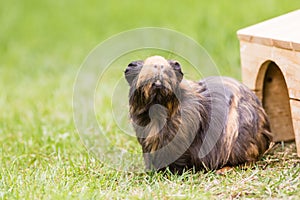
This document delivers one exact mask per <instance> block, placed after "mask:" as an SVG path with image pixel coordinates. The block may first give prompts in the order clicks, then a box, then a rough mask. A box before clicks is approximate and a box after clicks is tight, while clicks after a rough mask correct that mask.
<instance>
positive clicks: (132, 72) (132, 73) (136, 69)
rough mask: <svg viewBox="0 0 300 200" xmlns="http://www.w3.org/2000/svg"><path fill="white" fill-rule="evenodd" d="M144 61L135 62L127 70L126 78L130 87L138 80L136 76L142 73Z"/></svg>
mask: <svg viewBox="0 0 300 200" xmlns="http://www.w3.org/2000/svg"><path fill="white" fill-rule="evenodd" d="M143 64H144V61H142V60H137V61H133V62H131V63H129V64H128V66H127V67H126V69H125V72H124V73H125V78H126V80H127V82H128V83H129V85H131V84H132V82H133V80H134V79H135V78H136V76H137V75H138V74H139V73H140V71H141V69H142V67H143Z"/></svg>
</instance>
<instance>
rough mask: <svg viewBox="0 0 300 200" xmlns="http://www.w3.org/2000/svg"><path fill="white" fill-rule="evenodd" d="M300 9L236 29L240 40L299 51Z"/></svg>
mask: <svg viewBox="0 0 300 200" xmlns="http://www.w3.org/2000/svg"><path fill="white" fill-rule="evenodd" d="M299 22H300V10H296V11H294V12H290V13H287V14H285V15H282V16H279V17H276V18H273V19H270V20H267V21H264V22H261V23H258V24H255V25H253V26H249V27H247V28H244V29H241V30H239V31H238V37H239V39H240V40H243V41H247V42H251V43H258V44H263V45H266V46H273V47H278V48H283V49H289V50H294V51H300V45H299V44H300V23H299Z"/></svg>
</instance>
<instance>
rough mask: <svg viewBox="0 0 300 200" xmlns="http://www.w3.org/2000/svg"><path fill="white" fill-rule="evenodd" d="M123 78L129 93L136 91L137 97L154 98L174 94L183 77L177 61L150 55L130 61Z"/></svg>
mask: <svg viewBox="0 0 300 200" xmlns="http://www.w3.org/2000/svg"><path fill="white" fill-rule="evenodd" d="M125 78H126V80H127V82H128V83H129V85H130V87H131V89H130V90H131V91H130V93H131V95H133V93H134V92H135V91H136V92H137V93H138V94H140V96H139V98H144V99H145V100H147V99H150V101H151V100H154V99H155V100H156V101H158V102H155V103H160V101H161V100H163V99H162V98H166V97H168V96H169V95H171V94H174V93H175V91H176V90H177V88H178V86H179V84H180V82H181V81H182V78H183V73H182V71H181V66H180V64H179V62H177V61H173V60H166V59H165V58H163V57H161V56H152V57H149V58H147V59H146V60H145V61H134V62H131V63H130V64H129V65H128V66H127V68H126V70H125ZM160 98H161V99H160Z"/></svg>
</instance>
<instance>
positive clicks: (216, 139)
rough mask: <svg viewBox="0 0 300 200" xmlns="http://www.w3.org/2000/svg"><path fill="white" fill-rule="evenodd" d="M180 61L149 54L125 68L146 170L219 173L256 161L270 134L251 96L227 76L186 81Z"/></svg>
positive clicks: (255, 98)
mask: <svg viewBox="0 0 300 200" xmlns="http://www.w3.org/2000/svg"><path fill="white" fill-rule="evenodd" d="M183 76H184V74H183V72H182V69H181V66H180V64H179V62H177V61H174V60H166V59H165V58H163V57H161V56H152V57H149V58H147V59H145V60H144V61H142V60H140V61H133V62H131V63H130V64H129V65H128V66H127V68H126V70H125V78H126V80H127V82H128V84H129V86H130V90H129V113H130V118H131V122H132V125H133V127H134V130H135V132H136V136H137V140H138V142H139V143H140V145H141V147H142V150H143V156H144V161H145V166H146V169H147V170H164V169H166V168H169V169H170V170H171V171H172V172H178V173H181V172H182V171H183V170H187V169H191V168H193V169H195V170H203V169H204V170H218V169H221V168H223V167H232V166H237V165H241V164H247V163H253V162H255V161H257V160H258V159H259V158H260V157H261V156H262V155H263V154H264V152H265V151H266V150H267V149H268V148H269V146H270V144H271V141H272V133H271V131H270V124H269V121H268V118H267V115H266V113H265V111H264V109H263V107H262V104H261V102H260V101H259V100H258V98H257V97H256V96H255V94H254V93H253V92H252V91H251V90H250V89H248V88H247V87H246V86H244V85H243V84H241V83H240V82H238V81H236V80H234V79H232V78H228V77H221V76H215V77H207V78H204V79H203V80H201V81H191V80H186V79H184V77H183Z"/></svg>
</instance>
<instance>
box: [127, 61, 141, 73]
mask: <svg viewBox="0 0 300 200" xmlns="http://www.w3.org/2000/svg"><path fill="white" fill-rule="evenodd" d="M143 63H144V62H143V61H142V60H137V61H132V62H131V63H129V64H128V66H127V68H126V69H125V73H127V72H128V71H130V70H131V69H135V68H137V67H142V66H143Z"/></svg>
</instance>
